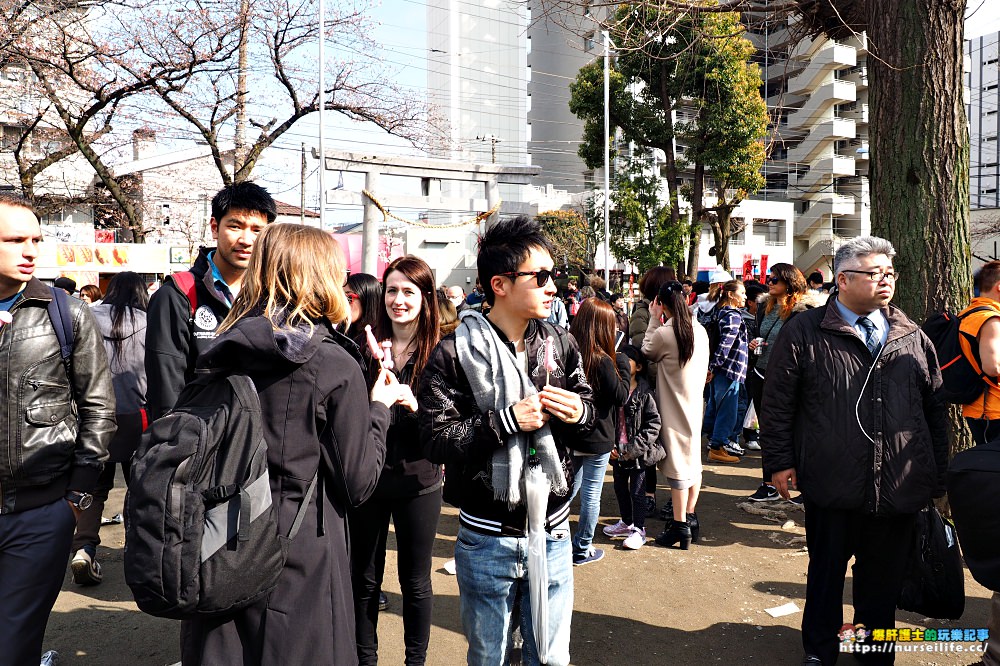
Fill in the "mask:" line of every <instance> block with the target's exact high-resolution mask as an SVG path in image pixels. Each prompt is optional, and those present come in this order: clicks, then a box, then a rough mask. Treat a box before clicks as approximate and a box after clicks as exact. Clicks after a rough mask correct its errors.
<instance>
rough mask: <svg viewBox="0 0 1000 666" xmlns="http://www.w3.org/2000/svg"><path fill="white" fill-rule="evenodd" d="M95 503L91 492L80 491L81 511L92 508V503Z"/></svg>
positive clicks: (79, 504)
mask: <svg viewBox="0 0 1000 666" xmlns="http://www.w3.org/2000/svg"><path fill="white" fill-rule="evenodd" d="M93 503H94V496H93V495H91V494H89V493H80V501H79V503H78V506H79V507H80V511H86V510H87V509H89V508H90V505H91V504H93Z"/></svg>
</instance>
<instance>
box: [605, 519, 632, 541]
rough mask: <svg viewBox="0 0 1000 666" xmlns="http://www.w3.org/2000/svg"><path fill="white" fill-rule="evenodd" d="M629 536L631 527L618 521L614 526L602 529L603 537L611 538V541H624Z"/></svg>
mask: <svg viewBox="0 0 1000 666" xmlns="http://www.w3.org/2000/svg"><path fill="white" fill-rule="evenodd" d="M629 534H632V526H631V525H627V524H625V523H624V522H622V521H620V520H619V521H618V522H617V523H615V524H614V525H608V526H607V527H605V528H604V536H607V537H611V538H612V539H624V538H625V537H627V536H628V535H629Z"/></svg>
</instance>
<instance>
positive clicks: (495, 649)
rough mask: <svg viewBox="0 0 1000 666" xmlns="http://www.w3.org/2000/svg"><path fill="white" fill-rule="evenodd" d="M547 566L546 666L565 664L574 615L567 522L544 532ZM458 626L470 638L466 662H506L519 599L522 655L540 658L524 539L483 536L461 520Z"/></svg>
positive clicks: (483, 665) (527, 659) (488, 665)
mask: <svg viewBox="0 0 1000 666" xmlns="http://www.w3.org/2000/svg"><path fill="white" fill-rule="evenodd" d="M547 542H548V543H547V549H546V550H547V555H548V558H547V561H548V569H549V572H548V573H549V608H548V612H549V659H548V662H547V664H548V665H549V666H566V665H567V664H569V632H570V622H571V620H572V618H573V557H572V550H571V547H570V540H569V523H568V522H563V523H562V524H561V525H558V526H556V527H553V528H552V531H551V532H550V533H549V534H548V536H547ZM455 573H456V575H457V577H458V596H459V606H460V608H461V614H462V631H464V632H465V638H466V640H468V642H469V654H468V663H469V664H470V665H471V666H501V665H503V664H507V663H509V661H510V659H509V656H510V655H509V652H510V646H511V641H510V637H511V633H512V632H513V630H514V625H513V623H512V621H511V620H512V616H513V614H514V608H515V600H517V601H518V602H519V604H518V605H519V606H520V615H519V617H518V618H517V622H518V624H519V626H520V627H521V636H522V637H523V639H524V646H523V647H522V654H521V657H522V660H523V662H524V663H525V664H527V665H529V666H534V665H535V664H538V663H539V660H538V650H537V648H536V647H535V632H534V629H532V626H531V597H530V595H529V593H528V575H529V571H528V539H527V538H518V537H501V536H487V535H484V534H479V533H478V532H474V531H472V530H470V529H468V528H466V527H465V526H464V525H460V526H459V528H458V538H457V540H456V541H455Z"/></svg>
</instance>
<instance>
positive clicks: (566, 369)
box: [417, 319, 595, 537]
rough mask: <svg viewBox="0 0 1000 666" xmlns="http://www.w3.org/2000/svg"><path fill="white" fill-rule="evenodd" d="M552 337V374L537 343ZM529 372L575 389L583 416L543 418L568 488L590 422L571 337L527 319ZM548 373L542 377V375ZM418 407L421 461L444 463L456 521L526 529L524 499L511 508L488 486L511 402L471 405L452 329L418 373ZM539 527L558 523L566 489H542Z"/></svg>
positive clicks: (508, 531) (510, 420)
mask: <svg viewBox="0 0 1000 666" xmlns="http://www.w3.org/2000/svg"><path fill="white" fill-rule="evenodd" d="M494 329H495V330H496V331H497V334H498V335H499V337H500V339H501V340H502V341H504V343H505V344H506V345H507V346H508V348H509V349H511V351H512V352H513V345H512V344H511V343H510V342H508V341H507V339H506V336H504V334H503V332H502V331H500V330H499V329H497V328H496V327H494ZM549 336H552V337H553V338H555V344H554V345H553V351H554V356H555V362H556V365H557V366H558V370H557V371H556V372H552V373H551V374H549V373H547V372H546V371H545V366H544V360H545V359H544V356H545V354H544V342H545V339H546V338H547V337H549ZM524 344H525V351H526V354H527V358H528V366H529V367H528V372H529V375H530V377H531V379H532V382H533V383H534V385H535V387H536V388H538V389H539V390H541V389H542V387H544V386H545V382H546V380H548V381H549V382H550V383H551V385H552V386H556V387H559V388H564V389H567V390H569V391H573V392H575V393H578V394H580V397H581V398H582V399H583V410H584V414H583V416H582V417H581V418H580V421H579V422H578V423H575V424H567V423H563V422H561V421H559V420H558V419H554V418H553V419H550V420H549V426H550V427H551V428H552V437H553V439H554V440H555V444H556V450H557V452H558V454H559V457H560V459H561V460H562V463H563V470H564V471H565V472H566V483H567V484H568V485H569V487H570V488H572V486H573V463H572V460H571V455H570V449H571V448H572V446H573V442H575V441H577V440H579V438H580V437H582V436H583V435H585V434H587V433H588V432H590V430H591V429H593V427H594V415H595V410H594V403H593V391H592V390H591V387H590V384H588V383H587V378H586V376H585V375H584V371H583V365H582V363H581V359H580V351H579V349H578V348H577V345H576V340H575V339H574V338H573V336H572V335H570V334H569V333H568V332H567V331H566V330H565V329H563V328H562V327H560V326H554V325H552V324H549V323H547V322H544V321H541V320H537V319H533V320H531V321H529V322H528V328H527V330H526V331H525V335H524ZM547 375H548V376H547ZM417 398H418V401H419V403H420V409H419V410H418V412H417V416H418V420H419V424H420V439H421V444H422V445H423V447H424V449H425V451H426V455H427V459H428V460H430V461H431V462H433V463H439V464H440V463H443V464H444V465H445V486H444V499H445V501H447V502H449V503H450V504H453V505H455V506H458V507H459V509H460V512H459V521H460V522H461V523H462V525H464V526H465V527H466V528H468V529H471V530H473V531H476V532H479V533H481V534H488V535H493V536H515V537H521V536H524V535H525V534H526V533H527V511H526V509H525V507H524V505H523V504H521V505H519V506H515V507H510V506H509V505H508V504H507V502H505V501H500V500H496V499H494V497H493V489H492V488H491V487H490V472H489V470H490V465H491V461H492V456H493V452H494V451H495V450H496V449H498V448H501V447H503V446H506V440H507V438H508V437H509V436H510V435H512V434H513V433H514V432H516V430H517V420H516V419H515V418H514V414H513V405H511V406H509V407H507V408H505V409H503V410H501V411H499V412H496V411H492V410H490V411H487V412H486V413H483V412H482V411H480V409H479V407H478V405H477V404H476V398H475V396H474V395H473V394H472V389H471V387H470V386H469V380H468V379H467V378H466V375H465V371H464V370H463V369H462V367H461V365H460V364H459V362H458V354H457V352H456V351H455V334H454V333H452V334H451V335H448V336H446V337H444V338H443V339H442V340H441V342H440V343H439V344H438V346H437V347H435V348H434V351H433V352H432V353H431V357H430V359H429V360H428V362H427V366H426V367H425V368H424V371H423V373H421V375H420V388H419V391H418V394H417ZM546 517H547V520H546V527H552V526H555V525H558V524H559V523H561V522H562V521H564V520H565V519H566V518H568V517H569V493H568V492H567V493H566V494H565V495H556V494H555V493H552V494H550V495H549V502H548V510H547V511H546Z"/></svg>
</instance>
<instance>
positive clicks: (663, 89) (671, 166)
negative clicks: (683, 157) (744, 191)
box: [660, 60, 681, 226]
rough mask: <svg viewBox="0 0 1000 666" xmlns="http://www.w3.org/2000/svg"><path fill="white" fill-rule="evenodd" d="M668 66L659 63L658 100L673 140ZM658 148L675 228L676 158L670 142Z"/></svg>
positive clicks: (677, 217)
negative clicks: (665, 174) (663, 166)
mask: <svg viewBox="0 0 1000 666" xmlns="http://www.w3.org/2000/svg"><path fill="white" fill-rule="evenodd" d="M669 65H670V61H669V60H664V61H662V62H661V63H660V67H661V68H662V70H663V71H662V72H661V73H660V99H661V100H662V101H663V117H664V121H665V122H666V124H667V134H668V135H669V136H670V138H671V139H673V136H674V116H673V110H674V109H673V98H672V97H671V95H670V89H669V87H668V85H667V84H668V83H669V81H670V76H669V74H668V70H669ZM660 148H662V150H663V156H664V162H665V166H666V171H667V192H669V194H670V224H672V225H674V226H677V225H678V224H680V220H681V211H680V205H681V200H680V196H679V194H678V191H677V190H678V186H677V157H676V156H675V155H674V144H673V141H671V142H670V144H669V145H666V146H660Z"/></svg>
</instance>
